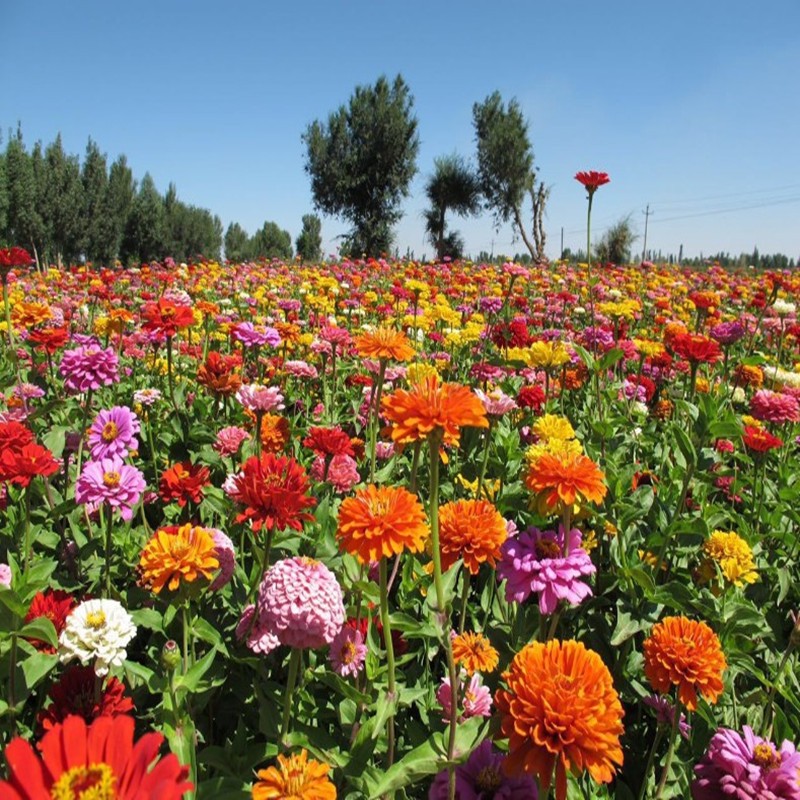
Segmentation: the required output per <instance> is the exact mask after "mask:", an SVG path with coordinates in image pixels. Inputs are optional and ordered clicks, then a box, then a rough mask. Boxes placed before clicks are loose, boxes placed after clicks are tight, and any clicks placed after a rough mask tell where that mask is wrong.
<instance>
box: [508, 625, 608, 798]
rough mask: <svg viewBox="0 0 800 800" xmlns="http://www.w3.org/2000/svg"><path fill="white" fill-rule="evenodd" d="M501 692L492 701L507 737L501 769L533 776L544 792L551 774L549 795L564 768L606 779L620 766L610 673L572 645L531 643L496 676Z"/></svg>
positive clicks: (560, 785) (562, 785)
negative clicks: (500, 679) (502, 683)
mask: <svg viewBox="0 0 800 800" xmlns="http://www.w3.org/2000/svg"><path fill="white" fill-rule="evenodd" d="M503 680H504V681H505V682H506V685H507V686H508V689H498V690H497V693H496V694H495V703H496V704H497V708H498V710H499V711H500V714H501V731H502V734H503V736H507V737H508V758H507V760H506V763H505V768H506V770H507V771H508V772H509V773H511V774H517V775H519V774H521V773H523V772H527V773H530V774H533V775H536V777H537V779H538V781H539V786H540V787H541V790H542V791H544V792H547V791H548V790H549V788H550V782H551V780H552V776H553V767H554V766H555V774H556V800H564V798H565V797H566V795H567V770H571V771H572V772H573V773H574V774H579V773H580V772H582V771H583V770H588V771H589V774H590V775H591V776H592V778H593V779H594V780H596V781H597V782H598V783H608V782H610V781H611V779H612V778H613V776H614V772H615V771H616V766H615V765H617V766H619V765H621V764H622V748H621V747H620V744H619V737H620V735H621V734H622V732H623V727H622V715H623V711H622V705H621V704H620V702H619V696H618V695H617V692H616V690H615V689H614V685H613V682H612V680H611V673H610V672H609V671H608V668H607V667H606V665H605V664H604V663H603V661H602V659H601V658H600V656H599V655H597V653H595V652H594V651H593V650H588V649H587V648H586V647H584V645H583V644H581V643H580V642H575V641H566V642H560V641H558V640H556V639H551V640H550V641H549V642H545V643H542V642H532V643H531V644H529V645H526V646H525V647H524V648H523V649H522V650H521V651H520V652H519V653H517V655H516V656H514V660H513V661H512V662H511V666H510V668H509V670H508V672H504V673H503Z"/></svg>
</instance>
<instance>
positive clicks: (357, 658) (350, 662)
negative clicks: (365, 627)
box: [328, 625, 367, 678]
mask: <svg viewBox="0 0 800 800" xmlns="http://www.w3.org/2000/svg"><path fill="white" fill-rule="evenodd" d="M366 657H367V646H366V645H365V644H364V636H363V634H362V633H361V631H359V630H356V629H355V628H353V627H351V626H350V625H343V626H342V629H341V630H340V631H339V633H337V634H336V636H335V637H334V639H333V641H332V642H331V649H330V652H329V653H328V660H329V661H330V662H331V668H332V669H333V671H334V672H335V673H337V674H338V675H341V676H342V677H343V678H345V677H347V676H348V675H351V676H352V677H355V676H356V675H358V673H359V672H361V670H362V668H363V667H364V661H365V659H366Z"/></svg>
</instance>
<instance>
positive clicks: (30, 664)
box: [20, 623, 58, 689]
mask: <svg viewBox="0 0 800 800" xmlns="http://www.w3.org/2000/svg"><path fill="white" fill-rule="evenodd" d="M51 624H52V623H51ZM56 664H58V656H57V655H51V654H50V653H34V655H32V656H28V658H26V659H25V660H24V661H23V662H22V664H21V665H20V666H21V667H22V672H23V673H24V674H25V683H26V684H27V686H28V688H29V689H32V688H33V687H34V686H36V684H37V683H39V681H41V680H42V678H44V677H45V675H47V673H48V672H50V671H51V670H52V669H54V667H55V666H56Z"/></svg>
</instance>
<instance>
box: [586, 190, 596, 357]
mask: <svg viewBox="0 0 800 800" xmlns="http://www.w3.org/2000/svg"><path fill="white" fill-rule="evenodd" d="M593 196H594V193H593V192H591V191H590V192H589V207H588V210H587V212H586V270H587V272H586V282H587V283H588V284H589V315H590V316H591V318H592V320H591V324H592V326H594V294H593V292H592V288H593V287H592V197H593ZM596 347H597V345H596V344H594V345H592V349H593V350H594V349H596Z"/></svg>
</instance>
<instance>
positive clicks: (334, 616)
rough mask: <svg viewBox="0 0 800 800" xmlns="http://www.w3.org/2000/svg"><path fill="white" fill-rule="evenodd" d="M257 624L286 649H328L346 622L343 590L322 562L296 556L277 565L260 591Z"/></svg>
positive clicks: (262, 582)
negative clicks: (271, 634)
mask: <svg viewBox="0 0 800 800" xmlns="http://www.w3.org/2000/svg"><path fill="white" fill-rule="evenodd" d="M257 607H258V621H259V623H260V624H263V625H264V626H265V627H266V628H267V629H268V630H270V631H272V633H274V634H275V636H277V637H278V641H279V642H280V643H281V644H282V645H286V646H287V647H313V648H317V647H325V645H328V644H330V643H331V642H332V641H333V639H334V637H335V636H336V634H337V633H339V631H340V630H341V628H342V625H343V624H344V620H345V613H344V603H343V600H342V589H341V587H340V586H339V583H338V582H337V580H336V576H335V575H334V574H333V573H332V572H331V571H330V570H329V569H328V568H327V567H326V566H325V565H324V564H323V563H322V562H320V561H315V560H314V559H313V558H305V557H302V556H295V557H294V558H285V559H283V560H282V561H278V562H277V563H276V564H274V565H273V566H272V567H271V568H270V569H269V570H267V572H266V573H265V575H264V578H263V580H262V581H261V586H260V587H259V590H258V603H257Z"/></svg>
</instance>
